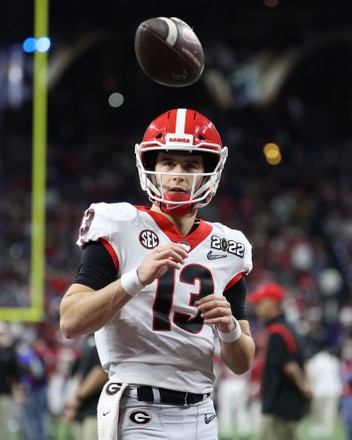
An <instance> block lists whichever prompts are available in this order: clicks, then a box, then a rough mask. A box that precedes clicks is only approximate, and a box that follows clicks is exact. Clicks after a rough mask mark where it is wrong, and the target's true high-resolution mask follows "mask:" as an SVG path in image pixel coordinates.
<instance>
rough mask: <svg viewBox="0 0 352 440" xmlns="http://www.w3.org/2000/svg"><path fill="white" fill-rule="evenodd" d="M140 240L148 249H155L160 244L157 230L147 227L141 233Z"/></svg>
mask: <svg viewBox="0 0 352 440" xmlns="http://www.w3.org/2000/svg"><path fill="white" fill-rule="evenodd" d="M139 241H140V242H141V244H142V246H143V247H145V248H146V249H154V248H155V247H157V246H158V244H159V237H158V236H157V235H156V233H155V232H153V231H149V230H147V229H146V230H144V231H142V232H141V233H140V234H139Z"/></svg>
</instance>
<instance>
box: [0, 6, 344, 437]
mask: <svg viewBox="0 0 352 440" xmlns="http://www.w3.org/2000/svg"><path fill="white" fill-rule="evenodd" d="M41 1H43V0H38V1H37V2H36V5H37V6H38V7H39V6H40V5H41V4H42V3H41ZM48 5H49V19H48V35H43V37H48V38H49V39H48V40H42V41H41V43H42V44H43V45H42V46H39V45H38V44H37V46H36V45H35V44H36V41H33V40H28V39H29V38H33V37H34V32H35V31H34V9H35V2H32V1H28V0H2V1H1V3H0V308H1V310H0V317H1V318H0V319H3V320H7V318H8V317H10V318H11V320H12V321H14V322H13V324H12V330H13V334H14V336H15V337H19V336H20V335H21V334H23V331H24V329H31V330H34V331H35V332H37V333H39V335H40V336H41V337H42V338H43V339H44V340H45V342H46V344H47V345H48V347H50V349H52V351H53V352H55V351H56V350H58V348H60V347H61V346H62V345H63V344H65V343H67V341H63V340H62V336H61V335H60V332H59V328H58V320H59V304H60V299H61V297H62V295H63V293H64V291H65V289H66V288H67V287H68V285H69V284H70V283H71V282H72V280H73V278H74V276H75V271H76V268H77V266H78V262H79V257H80V252H79V249H78V248H77V246H76V245H75V240H76V234H77V230H78V226H79V223H80V219H81V214H82V212H83V210H84V209H86V208H87V206H88V205H89V204H90V203H91V202H92V201H102V200H104V201H107V202H109V201H117V200H128V201H130V202H131V203H136V204H145V203H147V201H146V199H145V195H144V194H142V192H141V190H140V188H139V183H138V177H137V173H136V169H135V161H134V144H135V143H136V142H138V141H139V140H140V139H141V137H142V136H143V132H144V129H145V128H146V126H147V125H148V123H149V122H150V121H151V120H152V119H153V118H154V117H155V116H156V115H158V114H160V113H162V112H163V111H164V110H166V109H168V108H174V107H182V106H185V107H190V108H195V109H197V110H199V111H200V112H202V113H204V114H206V115H207V116H209V118H210V119H212V120H213V121H214V123H215V125H216V126H217V128H218V129H219V131H220V134H221V135H222V138H223V142H224V143H225V144H226V145H228V147H229V159H228V162H227V164H226V169H225V171H224V173H223V179H222V183H221V187H220V189H219V191H218V193H217V195H216V197H215V199H214V200H213V202H212V204H211V205H210V206H209V207H207V208H205V209H204V210H203V211H202V212H201V213H200V214H201V215H202V216H203V217H204V218H207V219H209V220H212V221H213V220H219V221H221V222H224V223H226V224H228V225H230V226H232V227H235V228H238V229H241V230H243V231H244V232H245V234H246V235H247V236H248V238H249V239H250V241H251V243H252V244H253V248H254V270H253V272H252V273H251V274H250V276H249V279H248V285H249V288H250V289H251V288H254V287H255V285H256V284H257V283H258V282H260V281H262V280H268V279H275V280H277V281H279V282H281V283H283V285H284V286H285V287H286V289H287V292H288V300H287V312H288V314H289V316H290V318H291V319H292V320H293V321H295V322H296V323H297V326H298V327H299V328H300V330H301V331H302V333H303V334H304V335H305V337H306V338H307V341H308V349H309V350H310V352H311V353H313V352H314V351H316V350H317V348H318V347H320V346H321V344H323V343H324V344H325V343H328V344H329V345H332V346H334V347H335V348H336V352H337V353H338V354H339V355H340V354H341V352H342V348H343V346H344V344H345V343H346V342H348V341H349V340H350V337H351V330H352V304H351V293H352V264H351V258H352V134H351V124H352V105H351V102H352V100H351V99H352V30H351V26H350V24H351V21H352V8H351V5H350V2H349V1H347V0H345V1H343V0H334V1H332V0H330V1H329V0H311V1H303V0H298V1H295V2H293V1H288V0H219V1H217V2H215V3H213V4H209V5H208V4H205V3H204V2H203V1H200V0H194V1H183V0H178V1H177V2H172V4H171V3H169V2H159V1H154V0H150V1H147V2H142V1H136V0H135V1H133V0H120V1H119V0H114V1H113V0H100V1H99V2H96V1H93V0H75V1H74V2H69V1H68V0H51V1H50V3H48ZM153 16H176V17H179V18H181V19H184V20H185V21H186V22H188V24H190V25H191V26H192V27H193V28H194V30H195V32H196V34H197V35H198V37H199V38H200V40H201V41H202V43H203V46H204V51H205V60H206V66H205V71H204V74H203V76H202V79H201V80H200V81H199V82H198V83H197V84H195V85H194V86H191V87H187V88H183V89H171V88H166V87H163V86H160V85H158V84H155V83H153V82H152V81H151V80H150V79H149V78H147V77H146V76H145V75H144V74H143V72H142V71H141V69H140V68H139V66H138V63H137V60H136V58H135V55H134V33H135V30H136V28H137V26H138V24H139V23H140V22H141V21H143V20H145V19H147V18H150V17H153ZM37 43H38V41H37ZM33 44H34V45H33ZM33 49H34V52H33ZM38 50H39V51H40V52H41V53H42V54H43V53H46V55H47V62H48V65H47V125H46V133H45V136H46V138H45V139H46V142H45V153H46V157H45V164H46V179H45V186H46V195H45V229H44V231H45V237H44V238H45V242H44V251H45V252H44V261H43V262H44V278H43V283H44V288H43V292H44V297H43V306H44V308H43V314H39V315H36V314H34V315H31V314H30V313H29V314H26V313H22V310H24V311H26V309H31V308H33V304H32V303H33V298H35V292H32V290H33V287H35V286H36V284H35V283H34V284H33V280H32V282H31V278H32V277H33V276H35V274H36V273H37V274H38V272H36V271H34V270H32V271H31V255H33V252H32V253H31V249H32V251H33V210H32V201H33V197H35V195H33V192H32V188H33V172H32V159H33V149H34V145H33V120H34V119H35V115H34V114H33V97H34V72H35V69H34V65H35V57H36V51H38ZM37 74H38V75H40V70H38V72H37ZM37 172H38V170H37ZM38 249H39V251H40V247H39V248H38ZM32 269H33V266H32ZM39 274H40V271H39ZM39 289H40V280H39ZM39 304H41V303H40V301H39ZM16 308H18V310H19V311H20V310H21V312H18V315H16ZM13 310H15V313H14V314H13ZM10 312H11V313H10ZM16 316H18V318H19V319H16ZM251 319H253V328H254V331H256V329H257V327H256V326H257V324H256V322H255V320H254V318H253V317H252V316H251ZM34 321H38V322H34ZM259 332H260V328H258V333H259ZM341 435H342V434H341ZM336 438H337V437H336Z"/></svg>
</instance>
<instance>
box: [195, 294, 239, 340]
mask: <svg viewBox="0 0 352 440" xmlns="http://www.w3.org/2000/svg"><path fill="white" fill-rule="evenodd" d="M195 306H196V307H197V309H198V311H199V312H200V314H201V317H202V318H203V319H204V323H205V324H215V325H216V327H217V328H218V330H220V331H221V332H223V333H228V332H230V331H231V330H233V329H234V328H235V322H234V320H233V318H232V310H231V306H230V303H229V302H228V301H227V299H226V298H225V297H224V296H223V295H217V294H215V293H212V294H210V295H207V296H205V297H204V298H201V299H200V300H199V301H197V302H196V303H195Z"/></svg>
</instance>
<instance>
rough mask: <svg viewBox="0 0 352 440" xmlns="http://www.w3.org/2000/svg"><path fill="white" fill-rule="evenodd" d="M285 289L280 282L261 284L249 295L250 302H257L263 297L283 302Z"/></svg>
mask: <svg viewBox="0 0 352 440" xmlns="http://www.w3.org/2000/svg"><path fill="white" fill-rule="evenodd" d="M284 296H285V291H284V288H283V287H282V286H280V284H277V283H265V284H261V285H259V286H258V287H257V288H256V290H255V291H254V292H253V293H251V294H250V295H248V302H249V303H257V302H259V301H261V300H262V299H272V300H274V301H277V302H281V301H282V300H283V299H284Z"/></svg>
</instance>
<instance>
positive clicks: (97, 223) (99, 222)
mask: <svg viewBox="0 0 352 440" xmlns="http://www.w3.org/2000/svg"><path fill="white" fill-rule="evenodd" d="M136 215H137V209H136V208H135V207H134V206H133V205H130V204H129V203H92V204H91V205H90V206H89V208H88V209H87V210H86V211H85V212H84V214H83V217H82V222H81V226H80V228H79V235H78V239H77V242H76V243H77V244H78V245H79V246H80V247H82V248H83V247H84V246H85V245H86V244H87V243H88V242H90V241H98V240H100V241H102V240H103V241H106V242H109V243H111V242H112V241H113V238H112V237H113V236H114V237H119V234H120V235H121V234H122V235H123V234H124V231H126V228H128V227H129V225H130V222H131V221H132V220H133V219H134V218H135V217H136Z"/></svg>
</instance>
